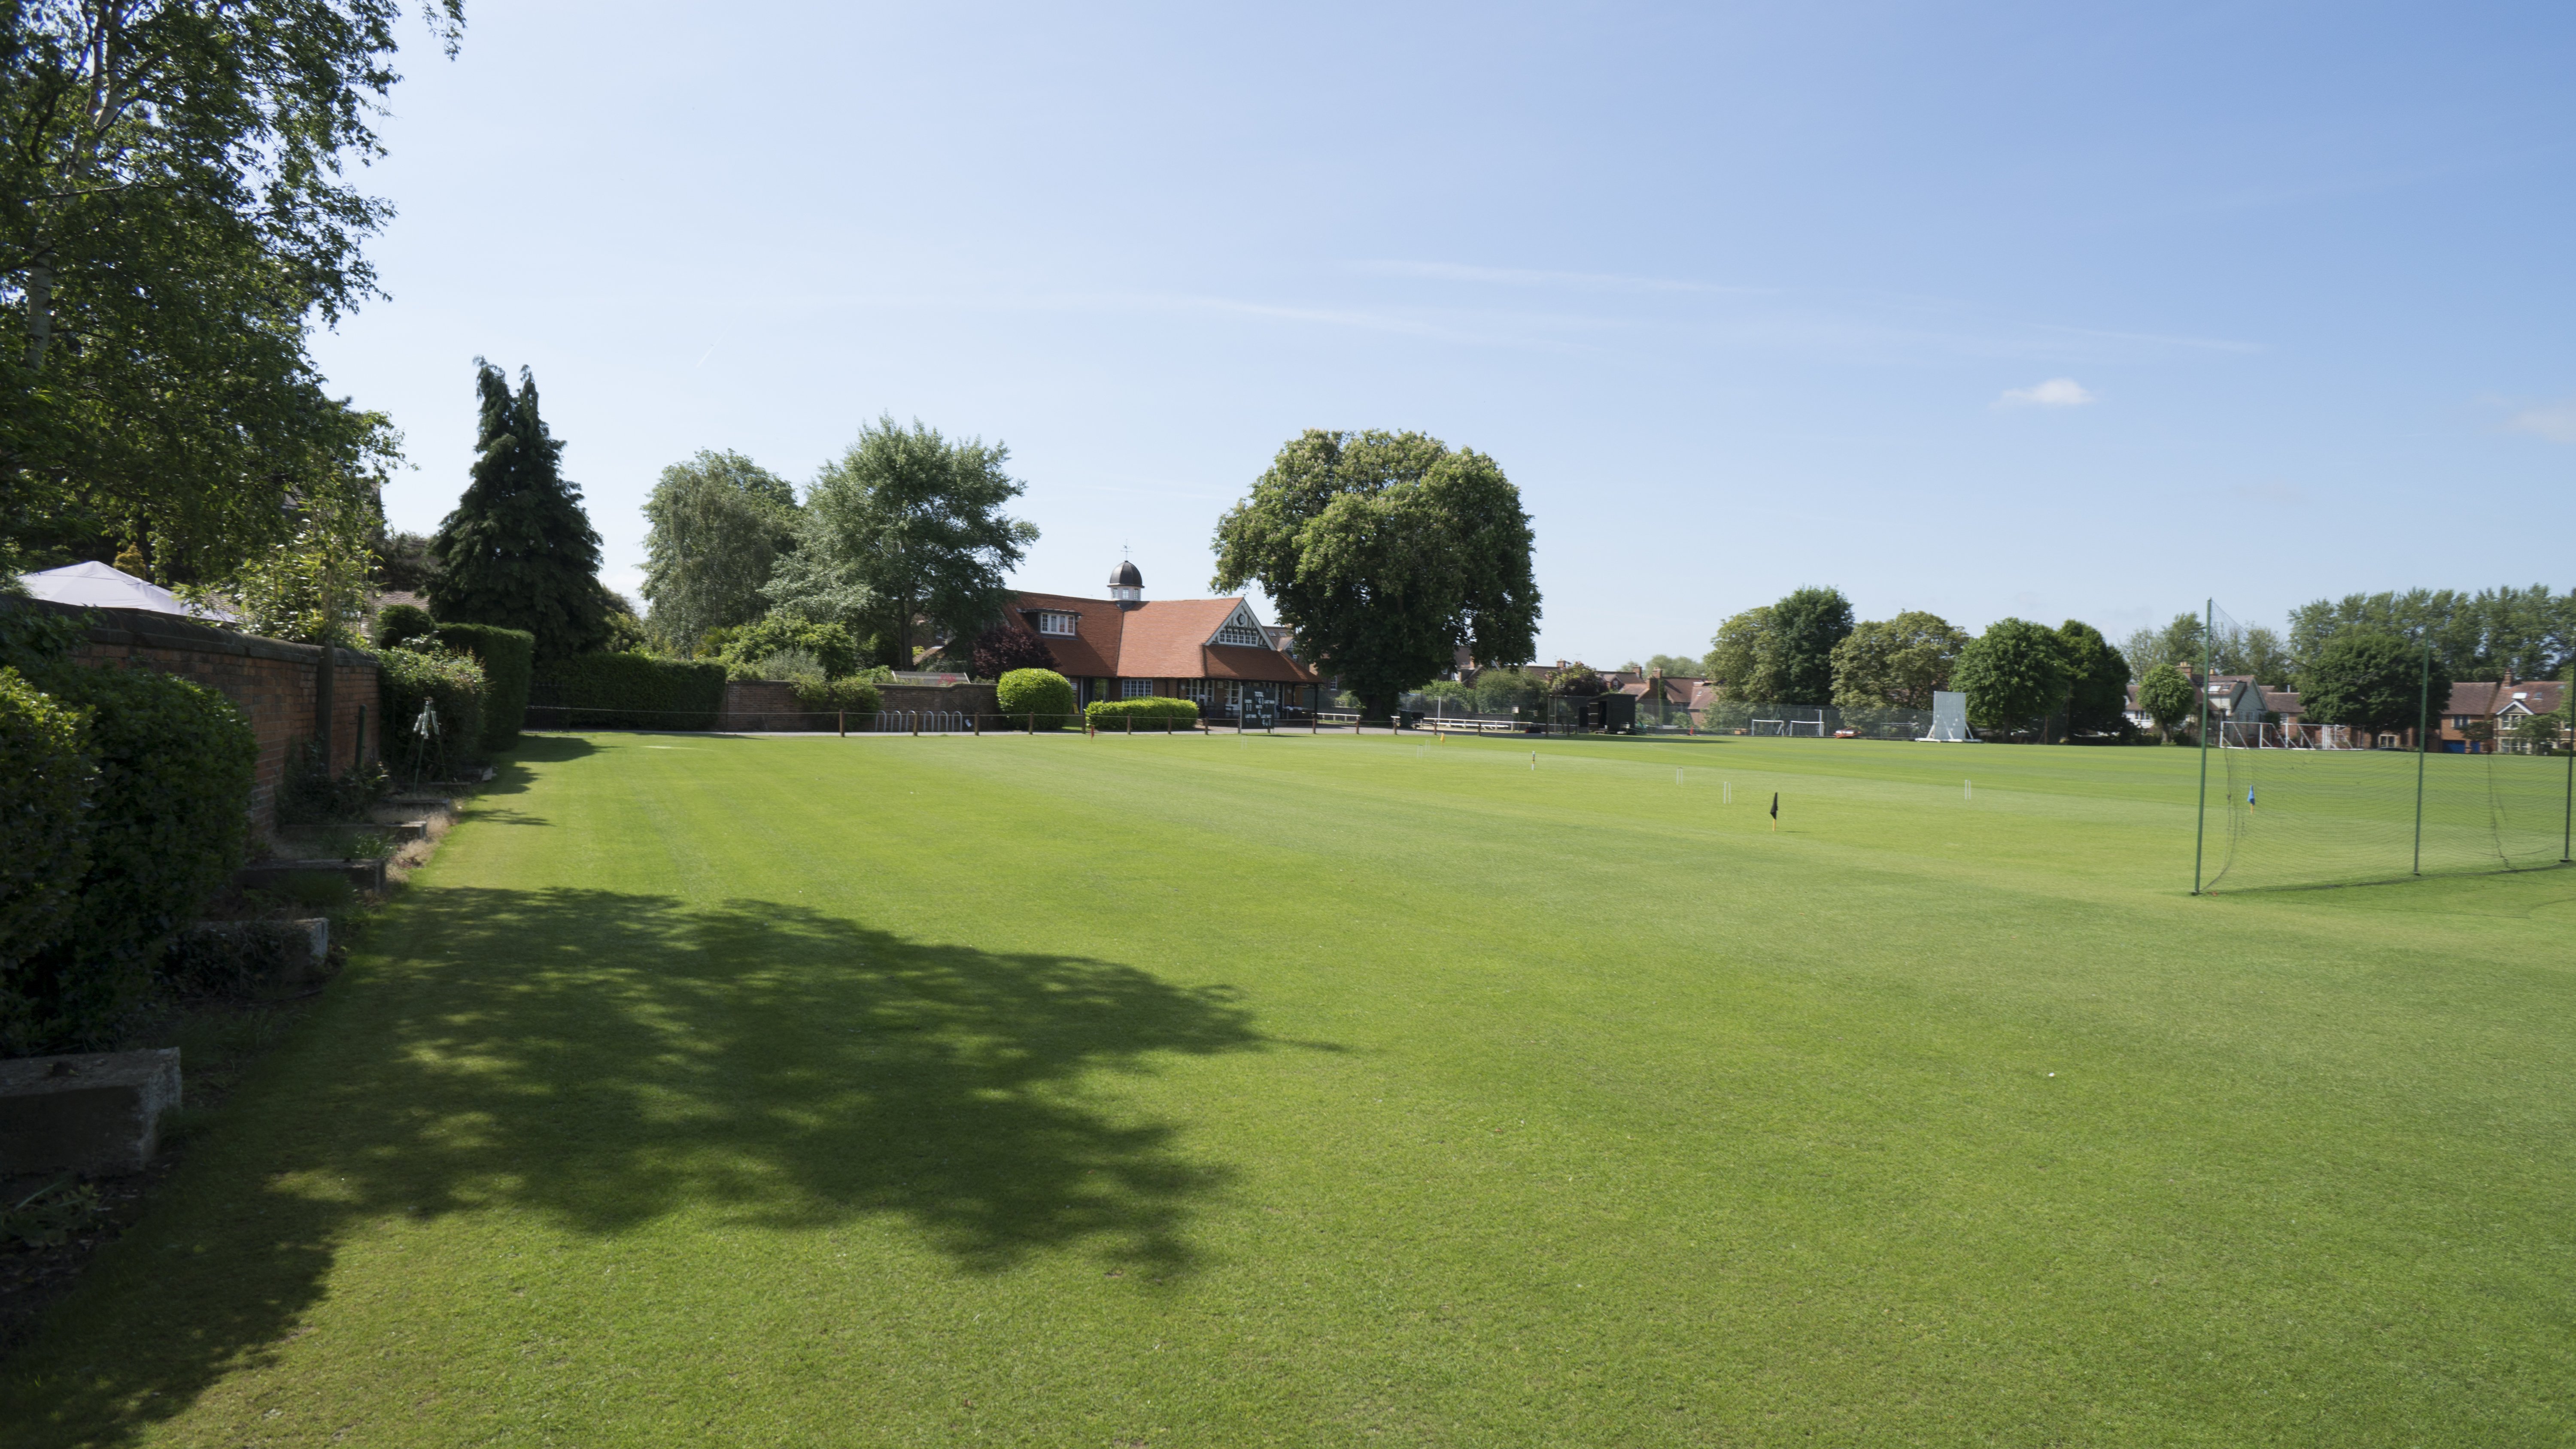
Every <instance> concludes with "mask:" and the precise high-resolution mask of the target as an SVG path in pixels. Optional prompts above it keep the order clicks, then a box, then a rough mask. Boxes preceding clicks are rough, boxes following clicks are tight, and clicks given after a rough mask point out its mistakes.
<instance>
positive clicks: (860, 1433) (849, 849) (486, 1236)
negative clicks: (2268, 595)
mask: <svg viewBox="0 0 2576 1449" xmlns="http://www.w3.org/2000/svg"><path fill="white" fill-rule="evenodd" d="M516 758H517V760H518V763H517V764H516V765H514V766H513V767H512V768H511V769H510V770H508V771H507V772H506V773H505V774H504V776H503V778H502V781H501V782H500V785H499V787H498V788H497V789H496V790H494V791H493V792H492V793H490V794H487V795H486V796H485V797H484V798H483V801H482V802H481V805H480V806H479V807H478V808H477V810H476V811H475V813H474V815H473V817H472V818H471V819H470V820H469V821H468V822H467V823H466V824H465V825H464V826H462V827H461V828H460V829H459V830H458V831H457V833H456V834H454V835H453V836H451V837H450V838H449V840H448V842H447V844H446V845H445V847H444V849H443V850H442V852H441V854H440V855H439V857H438V858H437V859H436V860H435V861H434V862H433V863H432V864H431V866H430V867H429V868H428V869H427V870H426V871H424V872H423V873H422V874H421V876H420V877H419V878H418V879H417V880H416V882H415V884H414V889H413V890H412V891H411V893H410V894H409V895H408V897H407V898H406V899H405V900H404V901H403V902H402V903H401V904H400V905H398V906H397V907H395V908H394V909H393V910H392V911H391V912H390V913H389V914H388V915H387V917H386V918H385V919H384V920H383V922H382V923H381V924H380V926H379V927H378V928H377V929H376V931H375V932H374V933H373V935H372V936H371V937H370V939H369V941H368V943H367V948H366V949H365V950H364V951H363V952H362V953H361V954H360V956H359V958H358V959H357V961H356V962H355V963H354V964H353V966H352V969H351V970H350V971H349V972H348V973H347V974H346V975H344V976H343V977H342V978H340V979H339V980H338V981H337V982H336V983H334V985H333V986H332V987H331V989H330V991H329V992H328V994H327V996H326V997H325V999H324V1001H323V1003H322V1005H321V1007H320V1008H319V1009H318V1010H317V1011H316V1012H315V1013H314V1014H313V1015H312V1016H311V1017H310V1018H309V1019H308V1020H307V1022H306V1024H305V1025H304V1026H303V1027H302V1028H300V1029H299V1032H298V1034H297V1036H296V1037H295V1038H294V1039H293V1040H291V1041H290V1042H289V1043H288V1044H287V1045H286V1046H285V1047H283V1048H281V1049H280V1050H279V1051H278V1052H277V1053H276V1054H275V1055H273V1056H272V1057H271V1058H270V1059H269V1060H268V1061H267V1062H266V1063H265V1064H264V1065H263V1066H262V1067H261V1068H260V1069H259V1070H258V1072H257V1073H256V1074H255V1075H254V1077H253V1078H252V1079H250V1080H249V1081H248V1082H246V1083H245V1085H244V1086H243V1087H242V1089H241V1090H240V1092H239V1093H238V1095H237V1096H236V1097H235V1099H234V1103H233V1105H232V1106H230V1107H228V1108H227V1109H226V1110H225V1113H224V1114H223V1118H222V1120H221V1122H220V1123H219V1125H217V1126H216V1127H215V1128H214V1129H212V1131H211V1134H210V1135H209V1136H208V1137H207V1138H206V1139H204V1140H203V1141H201V1142H200V1144H199V1145H198V1146H197V1147H196V1148H195V1149H194V1154H195V1155H194V1156H193V1158H192V1160H191V1161H190V1162H189V1163H188V1164H187V1166H186V1168H185V1170H184V1171H183V1172H182V1174H181V1175H180V1177H179V1178H178V1180H177V1181H176V1183H175V1184H174V1186H173V1188H172V1189H171V1191H170V1193H169V1195H168V1196H167V1197H166V1198H165V1199H164V1201H163V1202H162V1203H161V1205H160V1206H159V1207H158V1208H157V1209H156V1210H155V1212H154V1213H153V1215H152V1216H151V1217H149V1218H148V1219H147V1220H146V1222H145V1223H144V1224H143V1225H142V1226H141V1227H139V1228H138V1229H137V1230H136V1231H135V1232H134V1233H132V1234H131V1235H129V1236H128V1237H127V1238H126V1239H125V1240H123V1241H122V1242H121V1243H119V1244H118V1245H116V1246H115V1247H114V1248H113V1249H111V1250H110V1251H109V1252H108V1253H107V1254H106V1255H104V1256H103V1257H102V1258H101V1260H100V1261H99V1262H98V1264H97V1265H96V1267H95V1270H94V1271H93V1273H92V1275H91V1278H90V1280H89V1281H88V1283H87V1284H86V1285H85V1286H84V1288H83V1290H82V1291H81V1292H80V1294H79V1295H78V1296H76V1297H75V1298H74V1299H73V1300H71V1301H70V1302H68V1303H67V1304H65V1305H64V1306H63V1307H62V1308H61V1309H60V1310H59V1311H58V1312H57V1313H56V1314H55V1315H54V1317H53V1319H52V1320H51V1322H50V1324H49V1325H48V1329H47V1331H46V1333H45V1335H44V1337H42V1338H41V1339H40V1340H39V1341H38V1342H37V1343H36V1344H34V1345H33V1346H31V1347H30V1348H29V1349H27V1350H26V1351H25V1352H23V1353H22V1354H21V1355H20V1356H18V1358H17V1359H16V1360H15V1361H14V1362H13V1363H12V1364H10V1365H8V1366H7V1370H6V1386H5V1389H0V1425H5V1426H6V1428H7V1432H6V1433H5V1435H0V1438H5V1439H6V1441H7V1442H8V1443H9V1444H10V1445H12V1446H36V1445H53V1444H73V1443H80V1444H92V1443H129V1442H132V1443H148V1444H173V1445H178V1444H187V1445H225V1446H230V1445H245V1444H277V1445H285V1444H334V1443H345V1444H352V1445H374V1446H384V1445H457V1444H502V1445H539V1444H563V1445H583V1446H616V1445H675V1444H742V1445H754V1444H757V1445H773V1444H774V1445H843V1444H849V1445H858V1444H866V1445H877V1444H888V1445H894V1444H953V1443H971V1442H987V1441H990V1442H996V1443H1025V1444H1049V1445H1052V1444H1064V1445H1102V1446H1110V1445H1125V1446H1133V1445H1147V1446H1162V1445H1208V1444H1271V1443H1278V1444H1361V1443H1369V1444H1390V1445H1391V1444H1429V1445H1534V1444H1597V1445H1654V1444H1762V1443H1797V1444H1813V1443H1831V1444H1855V1445H1885V1444H1904V1443H1937V1444H1958V1443H1980V1444H1983V1443H1992V1444H2015V1445H2043V1444H2119V1445H2141V1444H2206V1445H2231V1446H2232V1445H2244V1444H2256V1443H2261V1444H2334V1445H2364V1444H2366V1445H2415V1444H2425V1445H2430V1444H2460V1445H2482V1446H2487V1445H2499V1444H2540V1443H2565V1442H2568V1441H2570V1440H2571V1439H2576V1403H2571V1397H2576V1251H2571V1249H2576V1214H2571V1204H2576V1156H2571V1154H2570V1152H2569V1150H2568V1144H2569V1142H2570V1140H2571V1129H2576V1093H2571V1091H2570V1076H2571V1068H2576V981H2571V966H2576V952H2571V951H2570V950H2569V949H2568V936H2569V931H2570V928H2571V927H2576V872H2571V871H2561V870H2552V871H2544V872H2536V873H2531V874H2524V875H2515V876H2493V877H2463V878H2453V879H2435V880H2426V881H2421V882H2414V883H2408V884H2403V885H2392V886H2371V887H2363V888H2357V889H2347V890H2330V891H2305V892H2274V893H2251V894H2243V895H2221V896H2214V897H2205V898H2201V899H2193V898H2191V897H2189V895H2188V894H2187V891H2188V887H2189V883H2190V865H2191V849H2192V828H2193V814H2192V809H2191V801H2192V770H2193V766H2194V760H2193V757H2192V755H2191V754H2190V753H2189V752H2186V751H2182V750H2170V751H2162V750H2147V749H2132V750H2072V749H2046V748H2006V747H1998V746H1985V747H1940V746H1922V745H1909V744H1887V745H1880V744H1867V743H1841V742H1822V741H1747V740H1735V739H1725V740H1703V741H1697V742H1675V743H1661V744H1655V743H1637V742H1624V741H1620V742H1612V741H1604V742H1594V743H1555V744H1547V745H1541V746H1539V747H1538V759H1537V767H1536V768H1535V769H1532V768H1531V766H1530V759H1531V748H1530V746H1528V745H1526V744H1505V743H1501V742H1492V743H1449V744H1444V745H1438V746H1429V747H1424V746H1417V745H1415V744H1413V743H1412V742H1409V741H1406V742H1398V741H1393V740H1386V739H1371V740H1357V741H1355V740H1352V739H1349V738H1347V737H1345V738H1341V739H1333V738H1325V739H1320V740H1318V739H1308V738H1290V737H1283V738H1277V739H1267V738H1254V739H1249V740H1237V739H1235V738H1232V737H1227V736H1217V737H1213V738H1208V737H1201V738H1180V739H1172V740H1165V739H1160V738H1139V739H1132V740H1129V739H1118V738H1114V737H1112V738H1103V739H1098V740H1085V739H1082V738H1079V737H1064V738H1036V739H1030V738H1023V737H1005V738H987V739H982V740H964V739H919V740H915V739H851V740H835V739H796V740H785V739H772V740H756V739H719V738H687V737H652V736H618V735H603V736H596V737H588V738H552V739H532V740H530V741H528V742H527V743H526V744H524V745H523V746H522V747H521V750H520V752H519V754H518V755H517V757H516ZM1677 769H1678V770H1681V771H1683V774H1682V775H1681V776H1680V778H1679V780H1678V782H1677V780H1676V776H1675V771H1676V770H1677ZM1963 777H1973V779H1974V781H1975V787H1974V790H1973V793H1972V794H1971V792H1969V791H1967V790H1965V789H1963ZM1775 790H1776V791H1778V792H1780V794H1781V796H1782V811H1781V821H1780V828H1779V830H1778V831H1777V833H1776V834H1775V833H1773V832H1772V830H1771V829H1770V828H1769V820H1768V817H1767V816H1766V814H1765V813H1764V812H1765V809H1766V807H1767V806H1768V804H1769V800H1770V796H1771V793H1772V792H1773V791H1775ZM1730 794H1731V796H1732V803H1731V804H1728V803H1721V802H1722V800H1723V799H1724V798H1725V797H1726V796H1727V795H1730Z"/></svg>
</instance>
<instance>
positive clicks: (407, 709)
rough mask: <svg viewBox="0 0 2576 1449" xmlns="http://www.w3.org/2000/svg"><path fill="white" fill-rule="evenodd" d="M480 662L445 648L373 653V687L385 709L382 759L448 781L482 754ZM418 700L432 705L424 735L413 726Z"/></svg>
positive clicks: (418, 777) (413, 774)
mask: <svg viewBox="0 0 2576 1449" xmlns="http://www.w3.org/2000/svg"><path fill="white" fill-rule="evenodd" d="M487 687H488V686H487V685H486V683H485V677H484V674H483V666H482V664H481V663H480V662H478V661H477V660H476V659H475V658H474V657H473V656H471V655H468V654H453V653H450V652H448V651H447V650H444V649H439V648H435V647H432V648H428V649H388V650H386V651H384V652H383V653H381V654H379V655H377V656H376V688H377V691H378V696H377V698H378V702H379V706H380V707H381V708H382V709H383V710H384V716H383V718H384V727H383V728H384V732H383V734H382V735H381V736H380V738H382V739H383V741H384V758H385V760H386V761H387V763H389V764H391V765H392V766H393V767H394V769H395V770H396V771H398V772H401V773H403V774H406V775H408V776H409V777H410V778H412V779H415V780H452V779H454V778H456V772H457V771H458V770H461V769H463V768H464V767H465V766H467V765H469V764H472V763H473V762H474V761H476V760H478V759H481V758H482V751H481V750H480V748H478V747H479V746H480V744H481V743H482V738H483V701H484V698H485V693H484V691H485V690H486V688H487ZM423 705H435V706H436V707H437V711H438V712H437V714H436V715H435V716H433V718H434V720H435V723H436V725H437V728H436V729H435V730H434V731H432V732H431V734H430V736H429V737H428V738H427V739H423V738H422V737H421V736H420V735H419V734H418V733H417V732H416V731H417V729H418V727H419V724H420V711H421V707H422V706H423Z"/></svg>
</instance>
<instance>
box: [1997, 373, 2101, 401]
mask: <svg viewBox="0 0 2576 1449" xmlns="http://www.w3.org/2000/svg"><path fill="white" fill-rule="evenodd" d="M2091 401H2093V394H2091V393H2089V392H2086V391H2085V390H2084V384H2082V383H2080V382H2077V381H2076V380H2075V379H2073V378H2071V377H2052V378H2050V379H2049V380H2048V381H2046V382H2043V383H2040V384H2038V385H2037V386H2034V387H2008V388H2005V389H2004V395H2003V396H2002V397H1999V398H1996V399H1995V406H1997V407H2006V408H2080V407H2082V406H2084V405H2085V404H2086V403H2089V402H2091Z"/></svg>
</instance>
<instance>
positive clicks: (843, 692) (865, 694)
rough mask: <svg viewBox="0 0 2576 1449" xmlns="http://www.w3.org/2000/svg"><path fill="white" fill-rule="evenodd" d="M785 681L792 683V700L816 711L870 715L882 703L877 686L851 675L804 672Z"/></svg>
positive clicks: (821, 712)
mask: <svg viewBox="0 0 2576 1449" xmlns="http://www.w3.org/2000/svg"><path fill="white" fill-rule="evenodd" d="M788 682H789V683H790V684H793V685H794V686H796V702H797V703H798V704H801V705H803V706H805V707H806V708H807V709H810V710H813V711H814V712H816V713H817V714H825V713H830V714H857V715H873V714H875V713H876V712H877V711H878V710H880V709H882V708H884V707H885V696H883V695H881V694H879V693H877V687H876V686H875V685H873V684H871V683H869V682H868V681H866V680H864V679H860V678H857V677H855V676H853V677H851V678H848V679H828V680H827V679H816V678H814V677H812V676H811V675H807V676H804V677H801V678H797V679H793V680H790V681H788Z"/></svg>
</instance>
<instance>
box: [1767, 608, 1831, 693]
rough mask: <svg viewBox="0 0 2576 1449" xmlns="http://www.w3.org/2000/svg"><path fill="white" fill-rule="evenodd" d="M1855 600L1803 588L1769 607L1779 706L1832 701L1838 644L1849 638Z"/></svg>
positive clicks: (1772, 670) (1772, 669) (1772, 665)
mask: <svg viewBox="0 0 2576 1449" xmlns="http://www.w3.org/2000/svg"><path fill="white" fill-rule="evenodd" d="M1851 632H1852V606H1851V600H1849V599H1846V598H1844V597H1843V591H1842V590H1840V589H1821V588H1804V589H1799V590H1797V591H1796V592H1794V593H1791V594H1789V595H1788V596H1786V597H1785V598H1783V599H1781V600H1780V602H1778V603H1776V604H1773V605H1772V606H1771V631H1770V639H1769V650H1770V656H1771V657H1770V659H1769V661H1768V664H1769V671H1770V674H1771V677H1772V680H1773V681H1774V682H1775V684H1776V685H1777V687H1778V689H1779V691H1780V696H1779V699H1778V700H1777V701H1775V702H1776V703H1780V704H1831V703H1833V700H1834V646H1835V645H1837V644H1840V643H1841V642H1843V640H1845V639H1846V638H1849V637H1850V636H1851Z"/></svg>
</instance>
